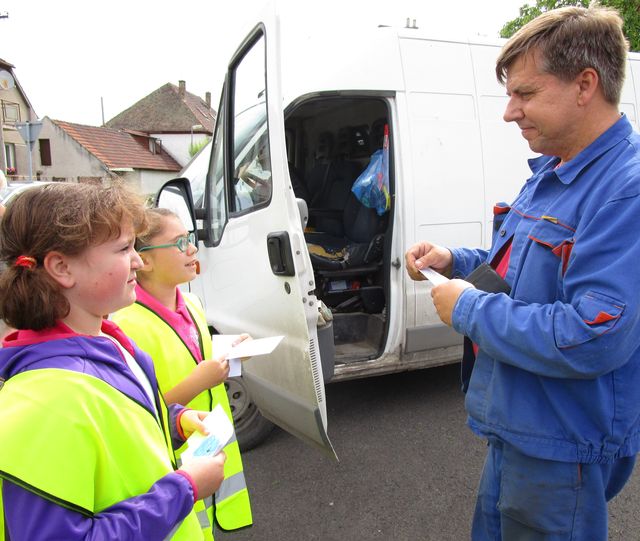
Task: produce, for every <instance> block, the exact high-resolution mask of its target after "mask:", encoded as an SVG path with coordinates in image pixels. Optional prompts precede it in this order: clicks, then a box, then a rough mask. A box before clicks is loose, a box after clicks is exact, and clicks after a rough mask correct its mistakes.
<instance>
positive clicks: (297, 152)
mask: <svg viewBox="0 0 640 541" xmlns="http://www.w3.org/2000/svg"><path fill="white" fill-rule="evenodd" d="M277 23H278V21H277V19H276V17H275V16H274V17H267V18H265V20H263V21H262V22H261V23H260V24H258V25H257V26H256V27H255V29H254V30H253V32H252V33H251V34H250V35H249V36H247V38H246V39H245V40H244V42H243V43H242V45H241V46H240V48H239V49H238V50H237V52H236V54H235V55H234V56H233V58H232V59H231V61H230V63H229V68H228V72H227V75H226V79H225V87H224V90H223V93H222V98H221V101H220V106H219V110H218V119H217V125H216V129H215V134H214V139H213V142H212V145H210V146H209V147H208V150H207V151H205V152H202V153H201V154H200V155H198V156H197V157H196V158H195V159H194V161H193V162H192V163H191V164H190V166H189V167H188V168H187V169H186V170H185V172H184V173H183V177H185V178H182V179H178V180H175V181H172V182H171V183H169V185H167V186H165V187H164V188H163V190H162V191H161V192H160V195H159V205H161V206H166V205H167V204H171V205H173V206H175V205H176V197H175V196H176V193H177V192H178V191H179V192H180V194H181V195H182V198H181V199H180V198H178V199H179V201H183V202H184V203H186V205H184V206H183V208H182V212H183V213H184V214H185V215H186V216H190V217H191V219H192V220H193V224H194V228H195V227H196V224H197V229H198V238H199V243H200V261H201V274H200V276H199V277H198V279H197V280H196V281H194V282H193V283H192V284H191V288H192V290H193V291H194V292H195V293H196V294H198V295H199V296H200V298H201V299H202V300H203V302H204V304H205V307H206V313H207V318H208V320H209V322H210V324H211V326H212V327H213V328H214V329H215V332H219V333H225V334H236V333H238V332H241V331H246V332H249V333H250V334H251V335H252V336H253V337H254V338H261V337H269V336H274V335H284V336H285V339H284V340H283V342H282V343H281V344H280V346H279V347H278V348H277V349H276V350H275V351H274V352H273V353H272V354H271V355H269V356H260V357H255V358H253V359H251V360H249V361H247V362H245V363H244V365H243V377H242V378H240V379H234V380H230V382H229V396H230V400H231V403H232V408H233V409H234V415H235V418H236V419H235V420H236V426H237V429H238V433H239V434H238V437H239V439H240V441H241V442H242V444H243V447H244V448H248V447H250V446H252V445H255V444H256V443H257V442H258V441H259V440H260V439H261V438H263V437H264V436H265V434H266V432H267V431H268V430H269V426H270V425H269V423H268V422H266V421H265V420H264V419H263V417H262V416H261V415H260V412H261V413H262V415H263V416H264V417H266V418H267V419H269V420H271V421H273V422H275V423H276V424H278V425H280V426H281V427H283V428H284V429H286V430H288V431H289V432H291V433H292V434H294V435H296V436H298V437H300V438H302V439H304V440H305V441H307V442H310V443H312V444H314V445H316V446H318V447H319V448H321V449H324V450H326V451H327V452H328V453H330V454H331V455H332V456H333V454H334V453H333V449H332V447H331V443H330V441H329V438H328V436H327V420H326V405H325V389H324V384H325V383H326V382H328V381H341V380H346V379H353V378H362V377H368V376H374V375H380V374H387V373H391V372H398V371H405V370H414V369H418V368H426V367H431V366H436V365H440V364H444V363H450V362H455V361H458V360H459V359H460V357H461V343H462V339H461V336H459V335H457V334H456V333H455V332H454V331H452V330H451V329H450V328H448V327H446V326H444V325H442V324H441V323H440V321H439V319H438V317H437V315H436V314H435V310H434V308H433V305H432V303H431V299H430V296H429V287H430V286H429V284H428V282H422V283H415V282H413V281H411V280H410V279H409V278H408V276H407V274H406V271H405V269H404V253H405V251H406V249H407V248H408V247H409V246H411V245H412V244H414V243H415V242H417V241H419V240H427V239H428V240H430V241H433V242H436V243H439V244H442V245H445V246H452V247H453V246H489V244H490V241H491V233H492V218H493V206H494V204H495V203H496V202H498V201H510V200H512V199H513V198H514V197H515V196H516V194H517V193H518V191H519V188H520V186H521V185H522V184H523V182H524V181H525V179H526V178H527V177H528V176H529V170H528V166H527V159H528V158H530V157H532V154H531V152H530V150H529V148H528V146H527V144H526V141H524V140H523V138H522V137H521V135H520V133H519V130H518V129H517V126H515V125H514V124H507V123H505V122H504V121H503V119H502V115H503V112H504V109H505V106H506V104H507V97H506V93H505V89H504V88H503V87H502V86H500V85H499V84H498V83H497V82H496V76H495V59H496V56H497V55H498V53H499V50H500V44H499V43H489V42H487V41H485V40H483V39H480V38H479V39H475V40H471V41H469V40H467V41H454V40H448V39H439V38H433V37H428V36H424V35H421V34H420V31H419V30H416V29H412V28H406V29H393V28H376V29H374V31H373V32H372V33H371V34H370V35H363V34H358V35H349V36H347V35H343V36H341V35H334V34H331V32H327V31H326V29H325V31H323V32H321V33H320V34H319V35H317V36H312V35H311V34H310V32H311V31H312V30H311V29H309V28H301V27H297V28H296V29H295V30H296V32H292V33H288V32H286V31H283V32H280V31H279V30H280V29H279V27H278V24H277ZM307 26H308V25H307ZM634 88H635V89H637V90H634ZM639 97H640V55H631V61H630V63H629V67H628V74H627V82H626V85H625V88H624V91H623V96H622V106H621V108H622V110H623V111H624V112H625V113H626V114H627V116H628V117H629V119H630V120H631V121H632V123H634V124H635V125H636V127H637V123H638V109H637V104H638V99H639ZM385 126H387V129H388V133H389V173H388V175H389V191H390V194H391V197H390V208H389V210H388V211H387V212H384V213H383V214H382V215H378V213H377V212H376V211H375V210H373V209H369V208H367V207H365V206H363V205H362V204H361V203H360V202H359V201H358V200H357V199H356V197H355V195H354V194H353V192H352V191H351V187H352V185H353V183H354V181H355V180H356V179H357V178H358V176H359V174H360V173H361V172H362V170H363V169H365V167H366V166H367V164H368V162H369V158H370V156H371V155H372V154H373V153H374V151H375V150H377V149H379V148H380V147H381V145H382V135H381V134H383V133H384V129H385ZM187 207H188V208H187ZM305 229H306V231H305ZM322 305H324V306H326V307H327V308H328V310H324V312H325V316H324V317H323V316H322V311H319V307H321V306H322ZM327 312H329V313H327ZM331 316H332V319H331ZM256 406H257V409H256Z"/></svg>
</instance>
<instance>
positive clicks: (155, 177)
mask: <svg viewBox="0 0 640 541" xmlns="http://www.w3.org/2000/svg"><path fill="white" fill-rule="evenodd" d="M138 173H139V174H140V180H139V186H138V189H139V190H140V193H141V194H144V195H153V196H155V194H156V193H157V191H158V190H159V189H160V188H161V187H162V185H163V184H164V183H165V182H167V181H169V180H171V179H173V178H177V177H178V171H151V170H149V169H141V170H139V171H138Z"/></svg>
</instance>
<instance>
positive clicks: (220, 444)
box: [181, 404, 233, 463]
mask: <svg viewBox="0 0 640 541" xmlns="http://www.w3.org/2000/svg"><path fill="white" fill-rule="evenodd" d="M203 422H204V424H205V426H206V427H207V430H208V431H209V434H208V435H206V436H205V435H204V434H200V432H194V433H193V434H191V436H189V438H188V439H187V448H186V449H185V451H184V453H182V456H181V459H182V461H183V462H185V463H186V462H188V461H189V460H191V459H193V458H196V457H199V456H215V455H217V454H218V453H219V452H220V451H221V450H222V449H223V448H224V446H225V445H227V443H229V440H230V439H231V438H232V437H233V425H232V424H231V421H229V418H228V417H227V414H226V413H225V412H224V410H223V409H222V406H221V405H220V404H218V405H217V406H216V407H215V408H213V411H212V412H211V413H210V414H209V415H207V416H206V417H205V418H204V420H203Z"/></svg>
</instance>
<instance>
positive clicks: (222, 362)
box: [193, 355, 229, 391]
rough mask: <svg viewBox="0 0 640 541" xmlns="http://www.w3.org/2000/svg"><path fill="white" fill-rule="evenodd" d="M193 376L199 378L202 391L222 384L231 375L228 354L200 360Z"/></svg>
mask: <svg viewBox="0 0 640 541" xmlns="http://www.w3.org/2000/svg"><path fill="white" fill-rule="evenodd" d="M193 376H194V377H195V378H196V379H197V381H198V385H199V386H200V388H201V389H202V391H204V390H205V389H211V388H212V387H215V386H216V385H220V384H221V383H222V382H223V381H224V380H226V379H227V377H229V361H227V356H226V355H222V356H221V357H218V358H217V359H211V360H204V361H202V362H200V363H199V364H198V366H196V367H195V368H194V370H193Z"/></svg>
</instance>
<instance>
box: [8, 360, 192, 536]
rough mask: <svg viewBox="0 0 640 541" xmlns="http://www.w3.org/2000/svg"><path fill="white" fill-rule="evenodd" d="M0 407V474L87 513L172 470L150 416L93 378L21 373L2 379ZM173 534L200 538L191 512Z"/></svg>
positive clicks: (60, 371)
mask: <svg viewBox="0 0 640 541" xmlns="http://www.w3.org/2000/svg"><path fill="white" fill-rule="evenodd" d="M160 404H161V408H164V405H163V403H162V401H160ZM0 411H2V412H3V420H2V423H0V441H2V445H0V476H3V477H5V478H6V479H9V480H11V481H12V482H13V483H15V484H18V485H19V486H22V487H23V488H25V489H27V490H31V491H33V492H35V493H37V494H38V495H39V496H40V497H42V498H45V499H48V500H50V501H52V502H53V503H55V504H56V505H60V506H62V507H65V508H67V509H70V510H73V511H75V512H78V513H81V514H82V515H84V516H86V517H93V516H94V515H95V514H97V513H100V512H102V511H103V510H104V509H106V508H108V507H111V506H112V505H114V504H116V503H118V502H120V501H123V500H126V499H128V498H131V497H133V496H137V495H141V494H145V493H146V492H147V491H148V490H149V487H150V486H151V485H152V484H153V483H155V482H156V481H157V480H158V479H160V478H162V477H163V476H165V475H166V474H168V473H171V472H172V471H173V466H172V462H171V457H170V456H169V455H168V453H167V449H166V438H165V435H164V434H163V430H162V429H161V427H160V425H159V421H158V419H157V418H156V417H155V415H153V414H152V413H151V412H149V411H148V410H146V409H145V408H144V407H142V406H141V405H140V404H138V403H137V402H135V401H134V400H132V399H131V398H129V397H128V396H126V395H125V394H123V393H121V392H120V391H118V390H117V389H115V388H113V387H111V386H110V385H109V384H107V383H106V382H104V381H102V380H101V379H98V378H96V377H94V376H90V375H87V374H82V373H78V372H74V371H71V370H64V369H57V368H45V369H38V370H30V371H27V372H22V373H20V374H17V375H16V376H13V377H12V378H10V379H9V380H8V381H7V382H5V384H4V386H3V388H2V390H1V391H0ZM43 415H46V422H42V419H43ZM163 417H164V418H167V417H168V415H167V412H166V410H165V411H164V415H163ZM25 426H38V430H24V427H25ZM43 449H46V452H43ZM0 512H1V513H3V514H4V510H3V509H0ZM172 539H174V540H176V541H183V540H184V541H187V540H188V541H191V540H194V539H196V540H197V539H202V530H201V529H200V527H199V525H198V519H197V517H196V515H195V513H194V512H191V513H189V515H187V517H186V518H185V519H184V520H183V521H182V523H181V524H180V525H179V527H178V529H177V530H176V532H175V534H174V535H173V537H172Z"/></svg>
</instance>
